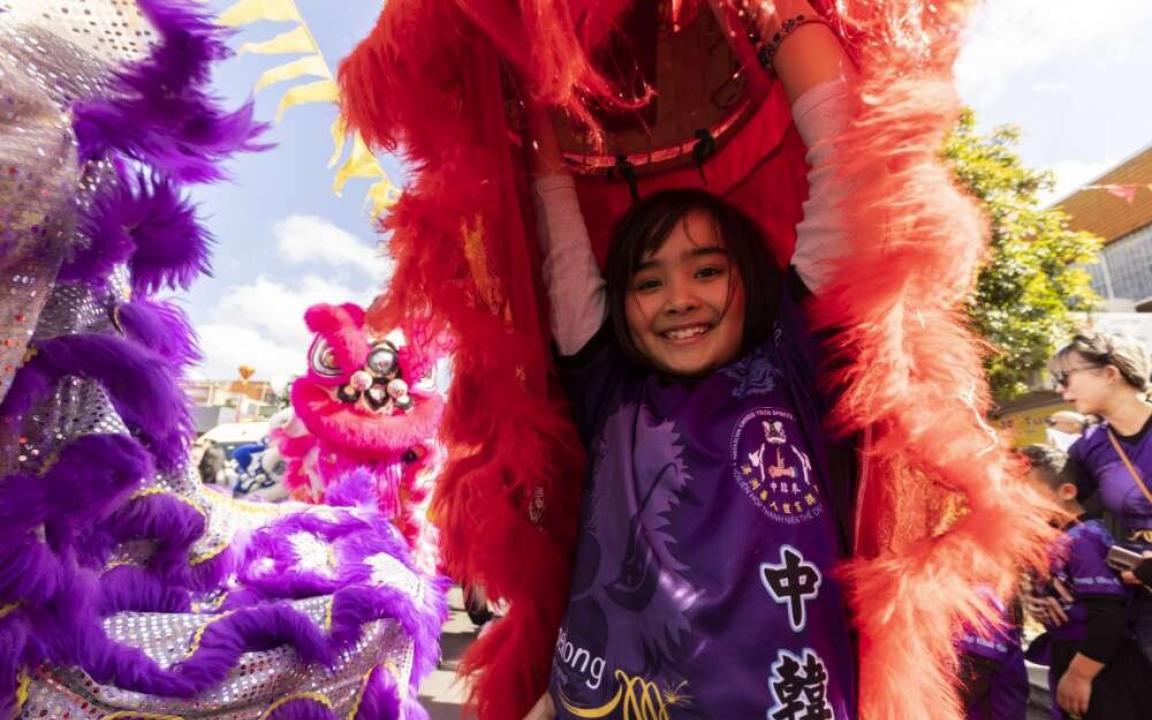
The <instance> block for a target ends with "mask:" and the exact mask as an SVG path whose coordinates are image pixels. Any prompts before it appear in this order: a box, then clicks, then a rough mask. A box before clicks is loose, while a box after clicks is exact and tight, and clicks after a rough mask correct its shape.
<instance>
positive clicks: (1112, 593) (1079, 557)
mask: <svg viewBox="0 0 1152 720" xmlns="http://www.w3.org/2000/svg"><path fill="white" fill-rule="evenodd" d="M1111 546H1112V536H1111V535H1110V534H1109V533H1108V530H1107V529H1106V528H1105V527H1104V526H1103V525H1101V524H1100V522H1099V521H1098V520H1087V521H1085V522H1081V523H1077V524H1075V525H1073V526H1072V527H1070V528H1069V529H1068V530H1067V531H1065V533H1064V536H1063V537H1062V538H1061V543H1060V546H1059V547H1058V548H1057V550H1056V551H1055V553H1054V557H1053V559H1052V566H1051V570H1052V573H1051V578H1050V579H1049V580H1048V581H1047V582H1045V583H1043V584H1041V585H1039V586H1038V587H1037V594H1038V595H1039V596H1041V597H1045V596H1047V597H1053V598H1056V599H1057V600H1058V601H1060V607H1061V608H1062V609H1063V610H1064V613H1065V614H1066V615H1067V616H1068V622H1066V623H1064V624H1063V625H1059V626H1057V627H1050V628H1048V633H1047V634H1048V635H1049V636H1050V637H1051V638H1052V639H1053V640H1056V641H1060V642H1066V641H1079V640H1083V639H1084V634H1085V630H1086V629H1087V622H1088V608H1087V607H1086V606H1085V604H1084V598H1085V597H1093V596H1095V597H1117V598H1121V599H1126V598H1127V597H1128V590H1127V588H1125V587H1124V583H1122V582H1121V581H1120V577H1119V576H1118V575H1117V574H1116V572H1115V571H1114V570H1113V569H1112V568H1110V567H1108V563H1107V562H1106V561H1105V558H1106V557H1107V556H1108V548H1110V547H1111ZM1057 583H1059V584H1060V586H1061V587H1062V588H1063V589H1064V590H1065V591H1066V593H1061V592H1060V590H1059V589H1058V588H1057ZM1069 598H1071V599H1070V600H1069Z"/></svg>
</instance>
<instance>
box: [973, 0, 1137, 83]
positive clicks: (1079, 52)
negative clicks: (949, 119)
mask: <svg viewBox="0 0 1152 720" xmlns="http://www.w3.org/2000/svg"><path fill="white" fill-rule="evenodd" d="M1149 16H1152V3H1150V2H1148V0H1094V2H1092V3H1086V2H1084V0H989V1H988V2H986V3H984V4H983V5H982V6H980V8H979V9H978V10H977V12H976V14H975V17H974V18H973V21H972V23H971V25H970V26H969V28H968V40H967V42H966V44H965V46H964V49H963V51H962V52H961V53H960V58H959V59H958V61H957V63H956V76H957V78H956V79H957V85H958V87H959V89H960V94H961V96H962V97H964V98H965V99H966V100H967V101H968V102H970V103H972V102H975V101H976V100H984V101H988V100H990V99H992V98H994V97H996V96H998V95H999V94H1001V93H1002V92H1003V91H1004V90H1005V89H1006V88H1008V87H1010V86H1011V85H1012V82H1011V81H1012V76H1013V75H1015V74H1018V73H1021V72H1025V71H1028V70H1033V69H1037V68H1040V67H1042V66H1043V65H1044V64H1046V63H1048V62H1050V61H1052V60H1054V59H1056V58H1057V57H1058V56H1060V57H1062V58H1069V57H1073V58H1075V57H1082V58H1083V59H1084V61H1086V62H1090V61H1092V60H1093V59H1095V58H1096V57H1098V56H1099V54H1100V53H1101V52H1103V51H1105V50H1107V49H1108V48H1110V47H1115V46H1119V45H1125V44H1128V43H1130V42H1134V41H1137V40H1140V38H1139V37H1137V35H1138V33H1139V32H1140V23H1141V20H1143V19H1144V18H1147V17H1149ZM1143 41H1146V40H1143Z"/></svg>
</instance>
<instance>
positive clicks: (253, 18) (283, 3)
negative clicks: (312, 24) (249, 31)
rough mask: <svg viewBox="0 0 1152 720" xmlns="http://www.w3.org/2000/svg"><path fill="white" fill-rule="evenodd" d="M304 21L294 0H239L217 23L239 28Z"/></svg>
mask: <svg viewBox="0 0 1152 720" xmlns="http://www.w3.org/2000/svg"><path fill="white" fill-rule="evenodd" d="M303 19H304V18H302V17H300V10H299V9H298V8H297V7H296V3H295V1H294V0H239V2H236V3H235V4H233V5H231V6H229V7H228V9H227V10H225V11H224V12H222V13H220V16H219V17H218V18H216V21H217V22H219V23H220V24H221V25H224V26H226V27H237V26H239V25H247V24H248V23H254V22H259V21H261V20H272V21H283V20H297V21H302V20H303Z"/></svg>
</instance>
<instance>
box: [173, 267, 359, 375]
mask: <svg viewBox="0 0 1152 720" xmlns="http://www.w3.org/2000/svg"><path fill="white" fill-rule="evenodd" d="M374 295H375V290H374V289H373V288H372V287H364V288H360V289H356V288H351V287H347V286H344V285H340V284H338V283H333V282H331V281H329V280H325V279H323V278H320V277H317V276H315V275H307V276H305V277H303V278H302V279H301V280H299V281H298V282H293V283H292V284H291V285H288V284H285V283H281V282H277V281H274V280H269V279H268V278H266V277H262V276H261V277H257V278H256V279H255V280H254V281H253V282H251V283H249V284H247V285H240V286H237V287H234V288H232V289H230V290H228V292H226V293H225V294H224V296H223V297H222V298H221V299H220V301H219V302H218V303H217V305H216V308H215V309H214V311H213V313H212V319H211V320H210V321H209V322H208V323H206V324H202V325H200V326H199V327H197V328H196V330H197V332H198V333H199V335H200V346H201V349H202V350H203V351H204V358H205V359H204V362H203V363H201V365H200V367H199V372H200V373H201V374H202V375H205V376H207V377H210V378H231V377H235V376H236V375H237V368H238V367H239V366H240V365H250V366H252V367H253V368H255V369H256V374H255V376H254V377H255V378H256V379H261V380H271V381H272V382H273V383H274V384H276V385H280V384H282V383H283V382H284V381H285V380H287V379H288V378H289V377H290V376H292V375H295V374H298V373H300V372H302V371H303V370H304V362H305V355H306V354H307V352H308V345H309V343H311V342H312V334H311V333H310V332H308V328H307V327H305V325H304V312H305V311H306V310H307V309H308V308H309V307H311V306H312V305H315V304H316V303H321V302H327V303H342V302H355V303H359V304H361V305H367V304H368V303H370V302H371V301H372V298H373V296H374Z"/></svg>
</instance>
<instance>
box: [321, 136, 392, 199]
mask: <svg viewBox="0 0 1152 720" xmlns="http://www.w3.org/2000/svg"><path fill="white" fill-rule="evenodd" d="M376 177H384V168H382V167H380V163H379V162H378V161H377V160H376V157H375V156H374V155H373V154H372V151H371V150H369V149H368V146H367V145H366V144H365V143H364V140H363V139H362V138H361V137H360V136H359V135H357V136H356V138H355V139H354V140H353V141H352V152H351V153H350V154H349V155H348V160H347V161H346V162H345V163H344V164H343V165H342V166H341V167H340V169H339V170H337V171H336V177H335V178H334V179H333V180H332V192H334V193H336V194H337V195H339V194H341V193H342V192H344V185H346V184H347V183H348V181H349V180H351V179H352V178H376Z"/></svg>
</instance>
